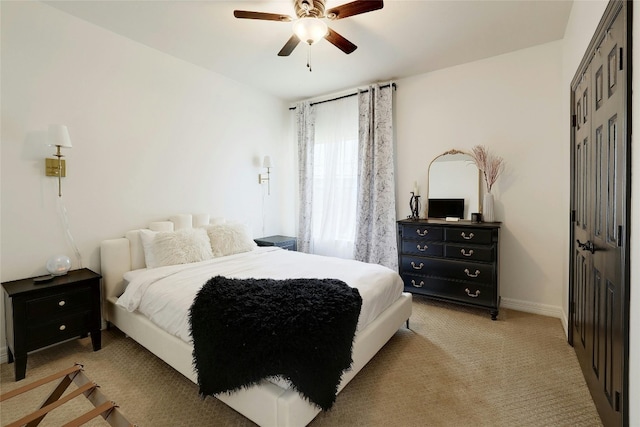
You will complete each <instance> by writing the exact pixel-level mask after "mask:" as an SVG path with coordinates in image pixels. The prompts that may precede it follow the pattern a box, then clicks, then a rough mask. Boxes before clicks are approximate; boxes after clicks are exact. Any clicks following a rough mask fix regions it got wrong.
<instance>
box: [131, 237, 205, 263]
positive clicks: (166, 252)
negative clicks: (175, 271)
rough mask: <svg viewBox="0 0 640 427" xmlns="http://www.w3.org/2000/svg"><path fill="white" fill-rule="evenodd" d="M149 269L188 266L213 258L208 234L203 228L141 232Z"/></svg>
mask: <svg viewBox="0 0 640 427" xmlns="http://www.w3.org/2000/svg"><path fill="white" fill-rule="evenodd" d="M140 239H141V240H142V247H143V249H144V258H145V262H146V264H147V268H156V267H162V266H165V265H175V264H187V263H190V262H198V261H205V260H208V259H211V258H213V252H212V250H211V243H210V242H209V236H208V235H207V232H206V231H205V230H203V229H201V228H186V229H182V230H177V231H160V232H154V231H151V230H140Z"/></svg>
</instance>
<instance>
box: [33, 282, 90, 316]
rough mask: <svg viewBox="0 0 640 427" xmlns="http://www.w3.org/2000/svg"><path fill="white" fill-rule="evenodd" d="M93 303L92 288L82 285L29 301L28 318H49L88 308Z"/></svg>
mask: <svg viewBox="0 0 640 427" xmlns="http://www.w3.org/2000/svg"><path fill="white" fill-rule="evenodd" d="M89 304H91V289H89V288H86V287H81V288H78V289H73V290H67V291H66V292H63V293H59V294H55V295H49V296H46V297H42V298H37V299H32V300H29V301H27V303H26V310H27V318H28V319H29V321H30V322H39V321H43V320H48V319H49V318H51V317H52V316H58V315H61V314H65V313H70V312H72V311H74V310H81V309H86V307H87V306H89Z"/></svg>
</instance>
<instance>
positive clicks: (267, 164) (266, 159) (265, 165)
mask: <svg viewBox="0 0 640 427" xmlns="http://www.w3.org/2000/svg"><path fill="white" fill-rule="evenodd" d="M262 167H263V168H267V173H266V176H265V174H263V173H259V174H258V184H262V183H263V182H265V181H266V182H267V194H269V195H271V181H270V178H271V176H270V175H271V168H272V167H273V165H272V164H271V157H270V156H264V159H263V160H262Z"/></svg>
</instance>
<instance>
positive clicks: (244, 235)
mask: <svg viewBox="0 0 640 427" xmlns="http://www.w3.org/2000/svg"><path fill="white" fill-rule="evenodd" d="M205 230H207V234H208V235H209V240H210V241H211V249H212V250H213V256H215V257H219V256H226V255H233V254H239V253H241V252H249V251H251V250H253V249H254V248H255V247H256V246H258V245H256V242H254V241H253V239H252V238H251V234H250V233H249V228H248V227H247V226H246V225H244V224H241V223H238V222H227V223H224V224H215V225H208V226H206V227H205Z"/></svg>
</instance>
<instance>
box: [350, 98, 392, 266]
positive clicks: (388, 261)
mask: <svg viewBox="0 0 640 427" xmlns="http://www.w3.org/2000/svg"><path fill="white" fill-rule="evenodd" d="M392 95H393V87H392V86H391V85H389V86H387V87H383V88H381V87H380V86H379V85H372V86H369V90H368V91H366V92H364V91H362V92H360V93H359V94H358V110H359V115H360V123H359V147H358V153H359V154H358V155H359V164H358V176H359V183H358V207H357V222H356V242H355V254H354V257H355V259H356V260H358V261H364V262H370V263H376V264H381V265H384V266H386V267H389V268H391V269H392V270H396V271H397V270H398V251H397V240H396V202H395V200H396V199H395V179H394V157H395V156H394V149H393V121H392V118H393V106H392V101H393V97H392Z"/></svg>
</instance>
